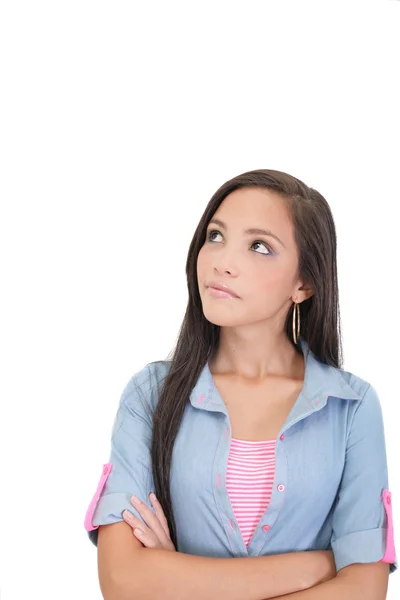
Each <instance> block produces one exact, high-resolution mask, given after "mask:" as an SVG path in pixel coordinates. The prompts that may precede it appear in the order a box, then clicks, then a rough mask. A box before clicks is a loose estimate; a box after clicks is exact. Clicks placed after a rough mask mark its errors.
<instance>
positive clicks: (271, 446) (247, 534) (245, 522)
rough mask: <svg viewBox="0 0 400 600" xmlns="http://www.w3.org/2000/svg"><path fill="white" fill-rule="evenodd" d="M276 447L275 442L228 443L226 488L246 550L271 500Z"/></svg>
mask: <svg viewBox="0 0 400 600" xmlns="http://www.w3.org/2000/svg"><path fill="white" fill-rule="evenodd" d="M275 444H276V440H265V441H264V440H263V441H261V442H252V441H245V440H238V439H235V438H232V441H231V447H230V451H229V457H228V466H227V472H226V487H227V492H228V495H229V498H230V501H231V505H232V510H233V512H234V514H235V517H236V520H237V523H238V525H239V529H240V532H241V534H242V537H243V540H244V542H245V544H246V546H248V544H249V541H250V539H251V536H252V535H253V533H254V530H255V529H256V527H257V525H258V522H259V521H260V519H261V517H262V515H263V514H264V511H265V510H266V508H267V507H268V505H269V502H270V499H271V495H272V486H273V483H274V475H275Z"/></svg>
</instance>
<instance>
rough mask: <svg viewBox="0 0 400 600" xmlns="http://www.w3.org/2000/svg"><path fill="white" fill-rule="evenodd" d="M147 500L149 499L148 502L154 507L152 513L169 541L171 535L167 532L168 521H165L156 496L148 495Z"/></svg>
mask: <svg viewBox="0 0 400 600" xmlns="http://www.w3.org/2000/svg"><path fill="white" fill-rule="evenodd" d="M149 498H150V502H151V503H152V505H153V506H154V511H155V513H156V516H157V518H158V520H159V521H160V523H161V525H162V527H163V529H164V531H165V533H166V535H167V537H168V539H169V540H170V539H171V535H170V532H169V527H168V521H167V518H166V516H165V514H164V511H163V509H162V506H161V503H160V502H159V501H158V499H157V496H156V495H155V494H154V493H153V492H152V493H151V494H150V496H149Z"/></svg>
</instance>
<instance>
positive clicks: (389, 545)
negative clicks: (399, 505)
mask: <svg viewBox="0 0 400 600" xmlns="http://www.w3.org/2000/svg"><path fill="white" fill-rule="evenodd" d="M382 499H383V505H384V507H385V510H386V516H387V536H386V552H385V554H384V557H383V558H382V559H381V561H382V562H387V563H394V562H395V560H396V550H395V547H394V531H393V512H392V494H391V492H389V490H383V493H382Z"/></svg>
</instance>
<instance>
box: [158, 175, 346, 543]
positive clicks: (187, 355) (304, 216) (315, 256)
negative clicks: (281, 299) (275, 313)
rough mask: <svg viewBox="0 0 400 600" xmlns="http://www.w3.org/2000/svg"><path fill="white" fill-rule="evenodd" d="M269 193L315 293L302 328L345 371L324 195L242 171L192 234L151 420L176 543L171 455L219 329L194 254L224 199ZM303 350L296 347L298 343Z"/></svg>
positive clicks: (315, 348)
mask: <svg viewBox="0 0 400 600" xmlns="http://www.w3.org/2000/svg"><path fill="white" fill-rule="evenodd" d="M243 187H257V188H267V189H269V190H273V191H274V192H275V193H278V194H279V195H280V196H281V197H282V198H284V199H285V200H286V202H287V204H288V207H289V209H290V213H291V216H292V220H293V224H294V231H295V241H296V243H297V246H298V250H299V277H300V278H302V279H303V281H304V282H306V283H307V284H308V285H310V287H311V288H312V290H313V295H312V296H311V297H310V298H308V299H307V300H304V301H303V302H301V303H300V304H299V309H300V322H301V330H300V335H301V336H302V337H303V338H304V339H305V340H306V342H307V344H308V346H309V348H310V350H312V352H313V353H314V354H315V356H316V357H317V358H318V359H319V360H320V361H321V362H323V363H326V364H328V365H333V366H335V367H341V364H342V344H341V333H340V315H339V298H338V280H337V266H336V230H335V225H334V221H333V217H332V213H331V210H330V208H329V205H328V203H327V201H326V200H325V198H324V197H323V196H322V195H321V194H320V193H319V192H317V191H316V190H315V189H313V188H310V187H308V186H307V185H306V184H305V183H303V182H302V181H300V180H299V179H296V178H295V177H293V176H291V175H288V174H287V173H284V172H282V171H274V170H269V169H258V170H254V171H248V172H247V173H242V174H241V175H238V176H237V177H234V178H233V179H230V180H229V181H227V182H226V183H224V184H223V185H222V186H221V187H220V188H219V189H218V190H217V191H216V192H215V194H214V195H213V196H212V198H211V200H210V201H209V203H208V204H207V206H206V208H205V210H204V213H203V215H202V217H201V219H200V222H199V224H198V226H197V228H196V231H195V232H194V236H193V239H192V241H191V243H190V247H189V252H188V256H187V260H186V277H187V285H188V291H189V299H188V304H187V307H186V312H185V315H184V318H183V322H182V325H181V327H180V331H179V335H178V339H177V343H176V346H175V348H174V350H173V351H171V353H170V355H169V356H168V360H171V364H170V368H169V371H168V373H167V375H166V377H165V379H164V380H163V381H162V386H161V389H160V390H159V396H158V403H157V406H156V409H155V411H154V415H153V432H152V445H151V458H152V470H153V478H154V485H155V489H154V492H155V494H156V496H157V498H158V499H159V501H160V503H161V505H162V508H163V510H164V513H165V516H166V518H167V521H168V525H169V530H170V534H171V539H172V541H173V543H174V545H175V548H176V549H177V550H179V548H178V546H177V537H176V524H175V520H174V516H173V512H172V504H171V496H170V487H169V478H170V467H171V460H172V450H173V446H174V442H175V438H176V435H177V433H178V430H179V426H180V423H181V420H182V417H183V413H184V410H185V406H186V404H187V402H188V400H189V396H190V393H191V391H192V389H193V387H194V386H195V384H196V382H197V379H198V377H199V375H200V372H201V370H202V368H203V367H204V365H205V363H206V361H207V360H208V359H209V358H210V357H213V356H214V354H215V352H216V350H217V348H218V341H219V332H220V327H219V326H217V325H214V324H213V323H210V322H209V321H208V320H207V319H206V318H205V316H204V314H203V309H202V302H201V298H200V294H199V288H198V284H197V256H198V254H199V251H200V249H201V248H202V246H203V244H204V242H205V238H206V230H207V226H208V223H209V221H210V220H211V218H212V217H213V215H214V213H215V212H216V210H217V208H218V207H219V205H220V204H221V202H222V201H223V200H224V198H225V197H226V196H227V195H228V194H230V193H231V192H233V191H234V190H237V189H239V188H243ZM293 308H294V304H293V305H292V307H291V308H290V309H289V311H288V315H287V318H286V322H285V331H286V334H287V336H288V338H289V339H290V340H291V341H292V343H293V344H294V341H293V335H292V316H293ZM295 347H296V349H297V350H298V351H301V350H300V349H299V348H298V346H295Z"/></svg>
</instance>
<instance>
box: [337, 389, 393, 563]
mask: <svg viewBox="0 0 400 600" xmlns="http://www.w3.org/2000/svg"><path fill="white" fill-rule="evenodd" d="M332 530H333V532H332V537H331V548H332V551H333V553H334V558H335V563H336V570H337V571H339V570H340V569H343V567H346V566H348V565H350V564H352V563H371V562H378V561H383V562H386V563H390V573H393V572H394V571H395V570H396V569H397V560H396V551H395V544H394V530H393V514H392V494H391V492H390V491H389V484H388V469H387V459H386V445H385V432H384V423H383V415H382V409H381V405H380V401H379V398H378V395H377V392H376V390H375V388H374V387H373V386H372V385H369V387H368V389H367V391H366V393H365V395H364V396H363V398H362V399H361V400H360V401H359V404H358V405H357V407H356V408H355V411H354V413H353V418H352V421H351V425H350V429H349V433H348V438H347V448H346V458H345V466H344V470H343V476H342V479H341V482H340V486H339V490H338V494H337V497H336V502H335V505H334V509H333V520H332Z"/></svg>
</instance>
